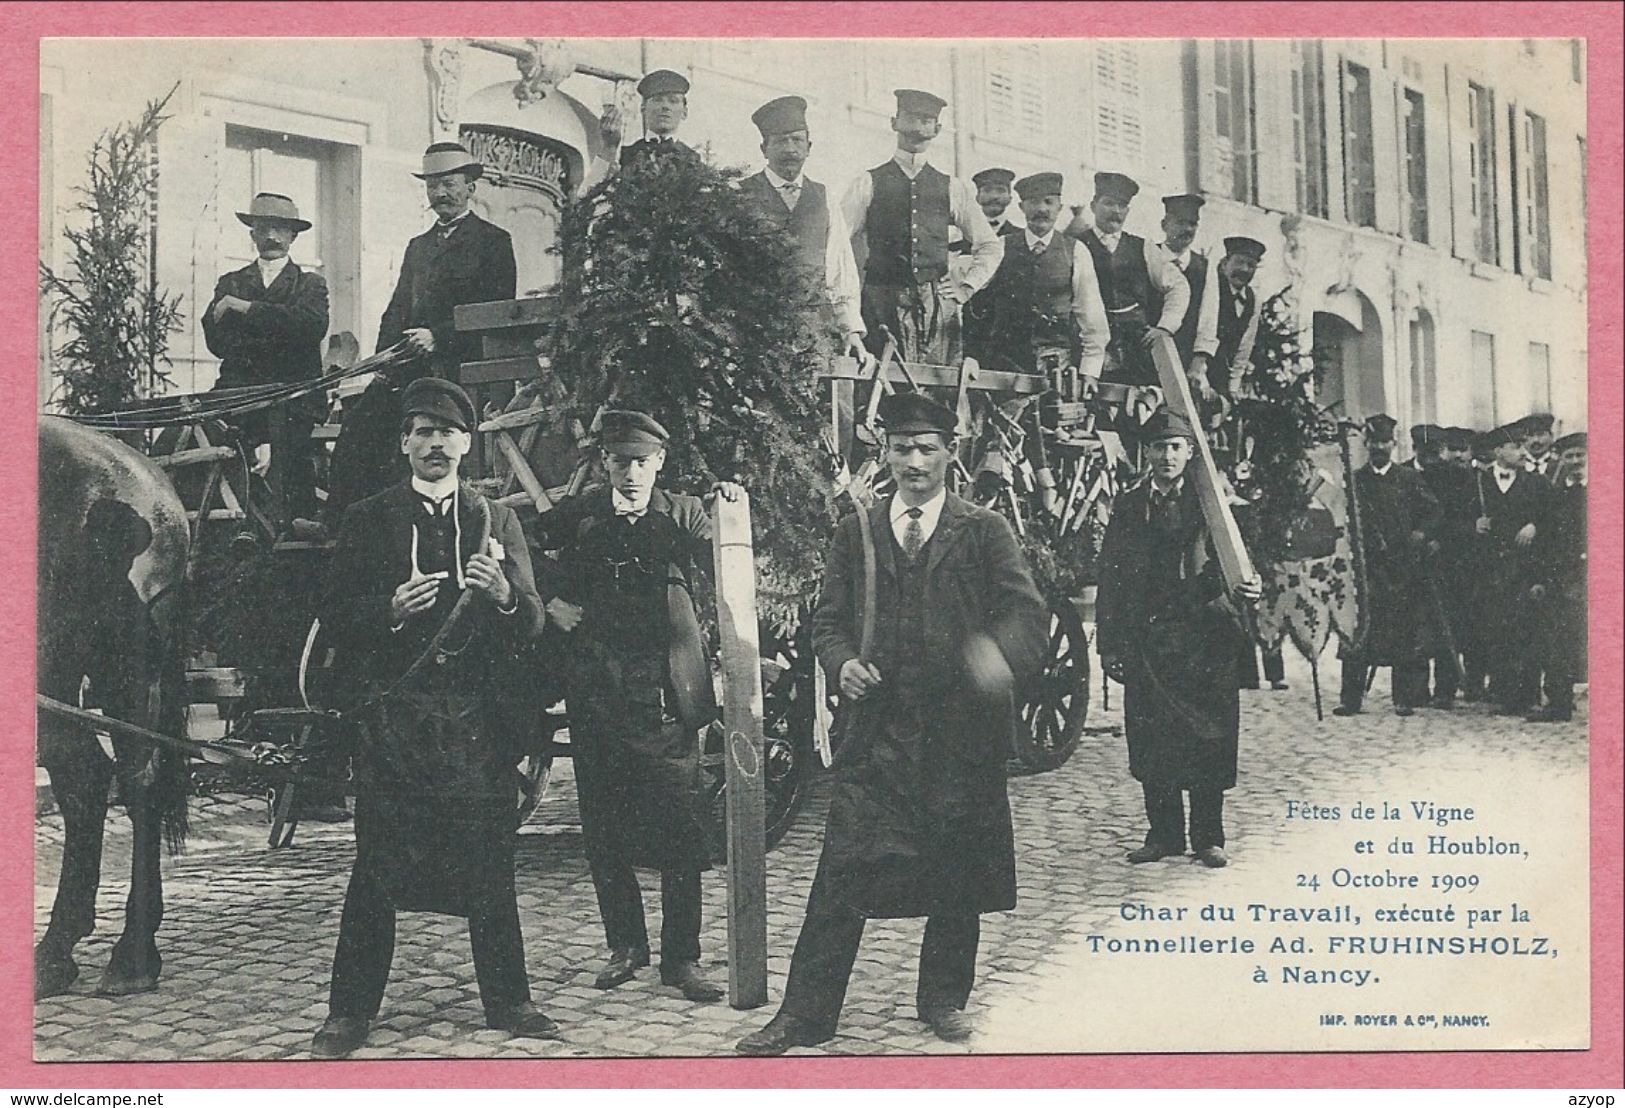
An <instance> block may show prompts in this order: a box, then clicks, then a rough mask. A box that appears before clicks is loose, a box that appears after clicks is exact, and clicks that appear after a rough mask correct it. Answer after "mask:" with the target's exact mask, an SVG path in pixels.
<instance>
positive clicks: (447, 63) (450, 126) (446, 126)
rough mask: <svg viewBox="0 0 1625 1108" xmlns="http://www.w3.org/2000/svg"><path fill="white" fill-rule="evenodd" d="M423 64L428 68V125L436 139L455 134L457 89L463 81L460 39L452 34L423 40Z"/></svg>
mask: <svg viewBox="0 0 1625 1108" xmlns="http://www.w3.org/2000/svg"><path fill="white" fill-rule="evenodd" d="M423 64H424V67H425V68H426V69H428V71H429V103H430V126H431V127H432V129H433V131H434V137H435V141H436V142H440V141H443V140H449V139H454V138H456V137H457V116H458V114H459V113H458V108H459V106H460V104H459V90H460V88H461V85H462V81H463V43H462V40H460V39H453V38H426V39H424V40H423Z"/></svg>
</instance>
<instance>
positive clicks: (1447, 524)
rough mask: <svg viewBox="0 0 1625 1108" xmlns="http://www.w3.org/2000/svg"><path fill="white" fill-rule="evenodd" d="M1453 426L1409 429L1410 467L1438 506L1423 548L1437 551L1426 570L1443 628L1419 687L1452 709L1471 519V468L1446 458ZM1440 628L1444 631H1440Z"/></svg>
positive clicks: (1463, 629) (1464, 614) (1450, 453)
mask: <svg viewBox="0 0 1625 1108" xmlns="http://www.w3.org/2000/svg"><path fill="white" fill-rule="evenodd" d="M1455 430H1456V429H1454V428H1449V427H1436V426H1433V425H1432V424H1420V425H1418V426H1416V427H1412V428H1411V442H1412V444H1413V446H1414V447H1415V454H1416V457H1415V458H1414V459H1413V462H1414V465H1415V468H1416V469H1417V471H1418V472H1419V473H1420V474H1421V475H1422V483H1423V484H1424V485H1426V486H1427V487H1428V491H1429V492H1431V493H1432V494H1433V499H1434V500H1435V501H1437V502H1438V505H1439V516H1438V525H1437V526H1436V527H1435V528H1434V530H1433V532H1432V533H1431V534H1429V536H1428V549H1429V550H1430V551H1433V550H1434V545H1435V544H1437V551H1436V552H1435V553H1434V554H1433V557H1432V559H1431V560H1430V561H1429V563H1428V564H1427V566H1426V567H1425V568H1426V572H1427V573H1428V574H1429V575H1430V577H1431V578H1432V584H1433V588H1434V590H1435V591H1436V593H1437V596H1438V614H1440V615H1442V616H1443V620H1442V624H1443V626H1441V627H1440V628H1439V631H1440V634H1439V635H1438V640H1437V642H1436V643H1435V645H1434V651H1433V658H1432V664H1433V679H1432V682H1431V685H1429V684H1426V683H1424V686H1423V689H1422V691H1423V692H1424V693H1427V692H1429V691H1430V690H1431V694H1432V699H1431V700H1429V701H1428V703H1429V704H1430V705H1431V706H1432V707H1434V708H1443V709H1450V708H1454V707H1455V704H1456V694H1457V693H1459V692H1460V691H1461V688H1460V686H1461V677H1462V672H1461V649H1462V645H1463V642H1464V640H1465V639H1466V635H1467V614H1468V613H1467V608H1468V596H1469V589H1468V584H1469V567H1468V565H1467V555H1468V551H1469V549H1470V548H1471V545H1472V535H1473V519H1474V517H1475V512H1474V510H1473V503H1472V500H1473V487H1472V486H1473V478H1472V474H1471V471H1469V470H1468V469H1467V468H1466V467H1465V466H1461V465H1456V464H1453V463H1452V462H1451V461H1450V460H1449V459H1450V458H1451V457H1452V456H1453V455H1454V454H1455V453H1456V451H1455V450H1454V449H1453V447H1452V444H1453V443H1460V442H1461V438H1460V436H1459V435H1456V434H1454V432H1455ZM1427 600H1428V604H1429V609H1428V610H1429V611H1430V612H1431V611H1434V608H1433V603H1434V602H1433V598H1432V597H1428V598H1427ZM1445 627H1448V628H1449V631H1450V634H1449V635H1445V634H1444V633H1443V631H1444V628H1445Z"/></svg>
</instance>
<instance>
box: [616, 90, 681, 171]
mask: <svg viewBox="0 0 1625 1108" xmlns="http://www.w3.org/2000/svg"><path fill="white" fill-rule="evenodd" d="M688 87H689V85H688V78H687V77H684V76H683V75H682V74H681V73H676V72H673V71H672V70H670V69H657V70H655V71H654V72H652V73H649V74H647V75H645V76H644V78H643V80H641V81H639V82H638V96H639V97H641V98H642V112H643V137H642V138H640V139H638V140H637V141H636V142H634V143H632V144H631V145H630V146H623V147H621V154H620V158H621V165H623V166H625V165H630V164H632V163H633V162H637V161H639V160H641V159H654V158H663V157H680V158H691V159H696V160H697V159H698V158H699V156H700V155H699V152H698V151H696V150H695V149H694V148H693V147H692V146H689V145H688V144H687V143H685V142H683V141H682V140H680V139H679V138H678V137H677V129H678V128H679V127H681V126H682V125H683V120H685V119H687V118H688Z"/></svg>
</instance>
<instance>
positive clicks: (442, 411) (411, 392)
mask: <svg viewBox="0 0 1625 1108" xmlns="http://www.w3.org/2000/svg"><path fill="white" fill-rule="evenodd" d="M401 415H402V416H403V417H404V418H406V419H410V418H412V417H413V416H416V415H423V416H433V417H434V418H435V419H440V420H444V421H445V422H447V423H449V424H451V425H452V426H453V427H456V428H457V429H458V430H461V431H471V430H473V428H474V402H473V401H472V400H470V399H469V398H468V393H466V392H464V391H463V388H462V386H461V385H459V384H458V383H457V382H455V381H448V380H446V379H445V378H444V377H419V378H418V379H417V380H415V381H413V382H412V383H411V384H409V385H407V386H406V390H405V391H404V392H403V393H401Z"/></svg>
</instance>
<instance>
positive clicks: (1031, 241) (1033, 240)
mask: <svg viewBox="0 0 1625 1108" xmlns="http://www.w3.org/2000/svg"><path fill="white" fill-rule="evenodd" d="M1021 233H1022V234H1023V235H1026V236H1027V249H1028V250H1036V249H1038V248H1039V247H1040V246H1042V247H1043V248H1044V249H1045V250H1048V249H1049V248H1050V244H1051V243H1052V242H1054V241H1055V228H1053V227H1051V228H1050V229H1049V232H1048V233H1047V234H1043V235H1035V234H1033V233H1032V232H1031V231H1029V230H1026V229H1023V230H1022V232H1021Z"/></svg>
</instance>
